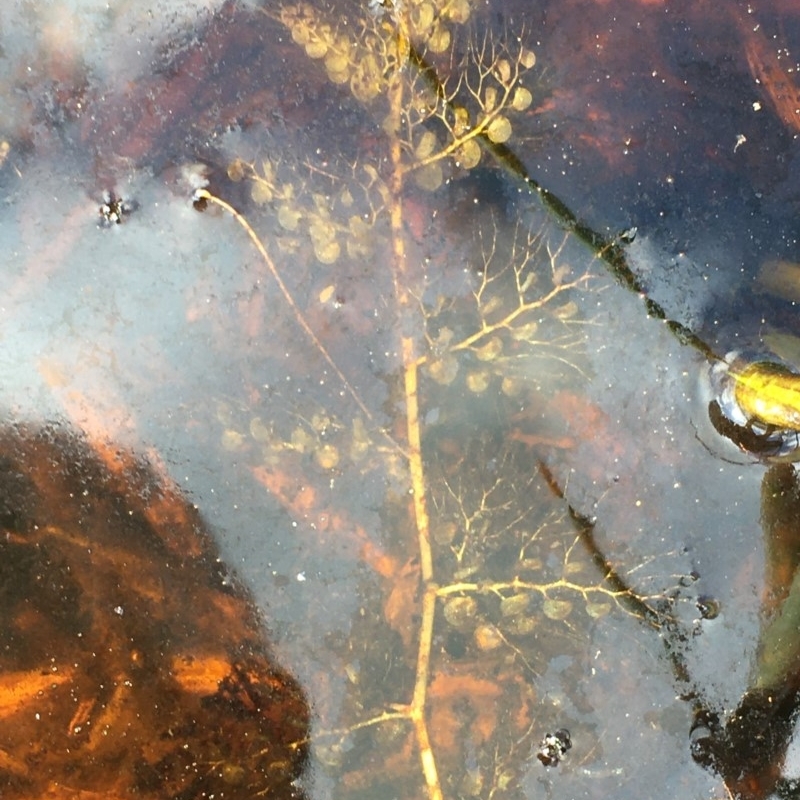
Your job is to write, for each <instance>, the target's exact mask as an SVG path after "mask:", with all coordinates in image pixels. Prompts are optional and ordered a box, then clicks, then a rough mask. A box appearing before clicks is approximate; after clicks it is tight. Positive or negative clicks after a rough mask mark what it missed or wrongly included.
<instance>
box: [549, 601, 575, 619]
mask: <svg viewBox="0 0 800 800" xmlns="http://www.w3.org/2000/svg"><path fill="white" fill-rule="evenodd" d="M542 611H543V612H544V615H545V616H546V617H547V618H548V619H553V620H565V619H566V618H567V617H568V616H569V615H570V613H572V603H571V602H570V601H569V600H551V599H547V600H545V601H544V603H542Z"/></svg>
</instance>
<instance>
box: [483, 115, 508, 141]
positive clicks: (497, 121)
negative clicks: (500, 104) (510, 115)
mask: <svg viewBox="0 0 800 800" xmlns="http://www.w3.org/2000/svg"><path fill="white" fill-rule="evenodd" d="M486 135H487V136H488V137H489V138H490V139H491V140H492V141H493V142H494V143H495V144H503V142H507V141H508V140H509V139H510V138H511V123H510V122H509V121H508V119H507V118H506V117H495V118H494V119H493V120H492V121H491V122H490V123H489V127H488V128H487V129H486Z"/></svg>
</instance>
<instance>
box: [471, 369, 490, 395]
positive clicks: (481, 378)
mask: <svg viewBox="0 0 800 800" xmlns="http://www.w3.org/2000/svg"><path fill="white" fill-rule="evenodd" d="M490 380H491V375H490V374H489V373H488V372H485V371H484V370H475V371H474V372H470V373H469V374H468V375H467V389H469V390H470V391H471V392H474V393H475V394H481V393H482V392H485V391H486V390H487V389H488V388H489V382H490Z"/></svg>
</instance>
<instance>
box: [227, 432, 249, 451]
mask: <svg viewBox="0 0 800 800" xmlns="http://www.w3.org/2000/svg"><path fill="white" fill-rule="evenodd" d="M243 444H244V436H242V434H241V433H239V432H238V431H234V430H231V429H228V430H226V431H225V432H224V433H223V434H222V449H223V450H229V451H233V450H239V449H240V448H241V447H242V445H243Z"/></svg>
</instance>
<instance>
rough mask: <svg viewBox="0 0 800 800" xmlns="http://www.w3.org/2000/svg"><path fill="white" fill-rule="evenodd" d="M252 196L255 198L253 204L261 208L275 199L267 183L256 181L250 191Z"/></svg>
mask: <svg viewBox="0 0 800 800" xmlns="http://www.w3.org/2000/svg"><path fill="white" fill-rule="evenodd" d="M250 196H251V197H252V198H253V202H254V203H257V204H258V205H260V206H261V205H264V203H269V202H271V201H272V197H273V194H272V187H270V185H269V184H268V183H267V182H266V181H262V180H261V179H256V180H255V182H254V183H253V186H252V188H251V189H250Z"/></svg>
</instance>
